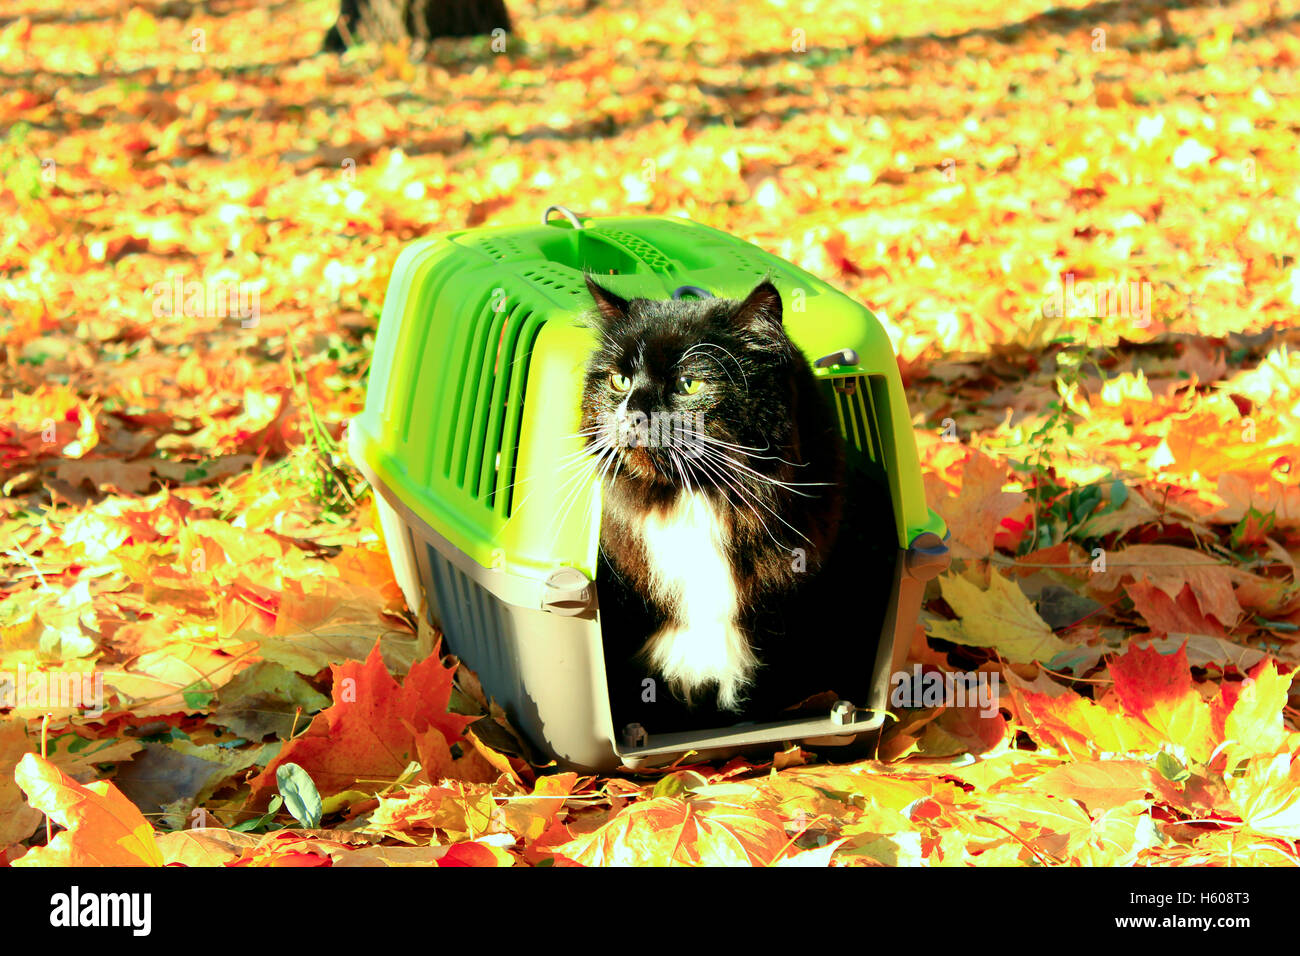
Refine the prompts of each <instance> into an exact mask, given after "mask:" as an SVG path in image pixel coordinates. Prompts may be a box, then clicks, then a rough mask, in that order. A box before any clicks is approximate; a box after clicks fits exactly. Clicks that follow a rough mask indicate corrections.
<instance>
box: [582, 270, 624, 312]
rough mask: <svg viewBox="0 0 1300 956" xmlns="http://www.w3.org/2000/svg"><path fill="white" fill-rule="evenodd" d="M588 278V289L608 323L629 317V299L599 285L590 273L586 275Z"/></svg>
mask: <svg viewBox="0 0 1300 956" xmlns="http://www.w3.org/2000/svg"><path fill="white" fill-rule="evenodd" d="M583 278H585V279H586V280H587V291H588V292H590V293H591V297H592V298H593V299H594V300H595V301H596V309H597V310H598V311H599V312H600V317H601V318H602V319H604V320H605V321H606V322H607V323H609V322H617V321H618V320H620V319H625V318H627V300H626V299H623V298H620V297H619V296H617V295H615V294H614V293H613V292H610V291H609V290H608V289H605V288H602V287H601V286H598V285H597V284H596V282H595V280H594V279H592V277H591V276H590V275H584V276H583Z"/></svg>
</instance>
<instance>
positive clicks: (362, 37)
mask: <svg viewBox="0 0 1300 956" xmlns="http://www.w3.org/2000/svg"><path fill="white" fill-rule="evenodd" d="M497 29H501V30H504V31H505V32H507V33H509V32H510V14H509V12H508V11H507V10H506V5H505V0H340V4H339V18H338V21H337V22H336V23H335V24H334V26H332V27H331V28H330V32H329V33H328V34H326V35H325V49H326V50H330V51H340V50H343V49H344V48H345V47H349V46H352V45H353V44H356V43H385V42H397V41H400V40H402V39H404V38H408V37H409V38H410V39H412V40H417V41H424V42H427V41H429V40H434V39H437V38H438V37H472V36H482V35H485V34H490V33H492V31H493V30H497Z"/></svg>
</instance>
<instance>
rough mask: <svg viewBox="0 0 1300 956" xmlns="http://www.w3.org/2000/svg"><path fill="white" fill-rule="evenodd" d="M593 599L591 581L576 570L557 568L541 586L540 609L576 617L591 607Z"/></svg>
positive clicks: (593, 593)
mask: <svg viewBox="0 0 1300 956" xmlns="http://www.w3.org/2000/svg"><path fill="white" fill-rule="evenodd" d="M594 597H595V591H594V589H593V588H592V585H591V580H590V579H589V578H588V577H587V576H586V575H585V574H583V573H582V572H581V571H579V570H578V569H577V568H557V569H556V570H554V571H552V572H551V573H550V576H548V577H547V579H546V583H545V584H544V585H543V590H542V609H543V610H546V611H550V612H552V613H553V614H563V615H564V616H565V617H576V616H578V615H579V614H582V613H583V612H584V611H586V610H587V609H588V608H590V607H591V602H592V599H593V598H594Z"/></svg>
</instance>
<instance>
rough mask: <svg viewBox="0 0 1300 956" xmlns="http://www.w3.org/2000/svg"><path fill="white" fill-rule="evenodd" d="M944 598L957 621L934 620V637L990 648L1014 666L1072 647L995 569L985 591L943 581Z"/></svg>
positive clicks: (953, 578)
mask: <svg viewBox="0 0 1300 956" xmlns="http://www.w3.org/2000/svg"><path fill="white" fill-rule="evenodd" d="M939 587H940V590H941V591H942V593H943V599H944V600H945V601H947V602H948V605H949V607H951V608H952V609H953V610H954V611H956V612H957V618H958V619H957V620H956V621H933V622H931V624H930V633H931V634H932V635H933V636H935V637H941V638H943V639H944V640H948V641H952V642H953V643H954V644H966V645H969V646H972V647H990V648H993V649H994V650H996V651H997V652H998V653H999V654H1001V655H1002V656H1003V657H1005V658H1006V659H1007V660H1009V661H1012V662H1015V663H1029V662H1031V661H1050V660H1051V659H1052V658H1053V657H1055V656H1056V655H1057V654H1059V653H1060V652H1061V651H1063V650H1067V649H1068V647H1069V645H1067V644H1066V643H1065V642H1063V641H1062V640H1061V639H1060V638H1058V637H1057V636H1056V635H1054V634H1053V633H1052V629H1051V628H1050V627H1048V626H1047V623H1046V622H1045V621H1044V620H1043V619H1042V618H1041V617H1039V616H1038V612H1037V611H1035V610H1034V606H1033V604H1031V603H1030V602H1029V598H1027V597H1025V592H1024V591H1022V590H1020V587H1019V586H1018V585H1017V584H1016V583H1015V582H1014V581H1012V580H1011V579H1010V578H1007V577H1004V576H1003V575H1001V574H999V573H998V572H996V571H994V572H992V573H991V574H990V575H989V587H988V590H986V591H981V590H979V588H977V587H976V586H975V585H974V584H972V583H971V582H970V581H968V580H966V579H965V578H963V577H959V576H957V575H953V574H946V575H944V576H943V577H941V578H940V579H939Z"/></svg>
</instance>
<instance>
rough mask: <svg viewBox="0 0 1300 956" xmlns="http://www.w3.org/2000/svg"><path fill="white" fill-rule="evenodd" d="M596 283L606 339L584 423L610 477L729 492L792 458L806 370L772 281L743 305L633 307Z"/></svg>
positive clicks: (641, 303)
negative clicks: (607, 464)
mask: <svg viewBox="0 0 1300 956" xmlns="http://www.w3.org/2000/svg"><path fill="white" fill-rule="evenodd" d="M587 288H588V290H589V291H590V293H591V296H592V298H593V300H594V301H595V306H596V308H595V312H594V314H593V323H594V325H595V328H596V332H597V335H598V339H599V344H598V346H597V349H596V351H595V353H594V354H593V355H592V357H591V359H590V361H589V362H588V364H587V370H586V378H585V382H584V387H583V398H582V411H583V420H582V424H583V433H584V435H586V437H587V442H588V447H589V449H590V450H591V451H592V452H593V453H596V454H601V455H603V456H605V457H606V458H607V460H608V461H609V462H610V464H611V468H610V469H608V471H607V474H609V475H617V476H618V478H620V479H626V480H631V481H640V482H649V483H653V484H656V485H670V486H676V487H679V488H699V487H714V488H718V489H721V488H724V487H726V486H729V485H735V484H739V485H742V486H743V485H748V484H750V483H751V481H750V479H752V477H753V475H752V474H751V472H767V471H768V470H769V469H768V468H767V465H768V464H769V462H772V461H785V460H786V458H788V457H789V454H790V453H789V449H790V447H791V446H792V444H794V442H793V441H792V439H794V438H795V437H796V436H794V435H793V434H792V433H793V431H794V428H795V424H794V422H795V417H796V416H795V414H794V407H793V405H794V402H795V396H796V394H797V382H796V379H797V376H799V375H800V374H803V375H808V374H809V372H808V366H807V362H806V361H805V360H804V358H803V356H802V355H801V353H800V352H799V350H798V349H797V348H796V347H795V345H794V344H793V343H792V342H791V341H790V339H789V337H788V336H787V335H786V332H785V329H784V327H783V326H782V305H781V295H780V293H779V292H778V291H777V289H776V287H775V286H774V285H773V284H772V283H771V282H770V281H767V280H764V281H762V282H760V283H759V284H758V285H757V286H756V287H755V288H754V290H753V291H752V292H750V293H749V295H747V296H746V297H745V298H744V299H743V300H730V299H711V298H710V299H682V300H671V299H669V300H658V299H632V300H630V301H629V300H625V299H623V298H621V297H620V296H618V295H616V294H614V293H613V292H610V291H609V290H608V289H605V288H603V287H602V286H600V285H599V284H598V283H597V282H596V281H595V280H594V279H593V278H592V277H590V276H588V277H587ZM783 456H784V457H783ZM786 464H789V462H788V461H786Z"/></svg>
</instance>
